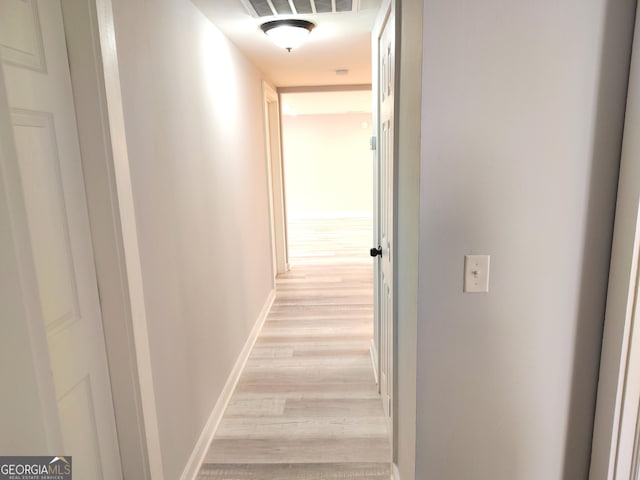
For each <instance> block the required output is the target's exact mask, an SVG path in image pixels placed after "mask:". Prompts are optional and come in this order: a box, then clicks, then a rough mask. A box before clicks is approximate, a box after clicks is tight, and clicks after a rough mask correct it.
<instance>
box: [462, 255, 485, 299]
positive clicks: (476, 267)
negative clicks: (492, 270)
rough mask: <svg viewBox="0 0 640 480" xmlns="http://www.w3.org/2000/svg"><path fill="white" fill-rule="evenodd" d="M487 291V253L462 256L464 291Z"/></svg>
mask: <svg viewBox="0 0 640 480" xmlns="http://www.w3.org/2000/svg"><path fill="white" fill-rule="evenodd" d="M488 291H489V255H465V256H464V292H465V293H487V292H488Z"/></svg>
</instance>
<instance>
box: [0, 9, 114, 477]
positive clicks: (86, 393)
mask: <svg viewBox="0 0 640 480" xmlns="http://www.w3.org/2000/svg"><path fill="white" fill-rule="evenodd" d="M0 52H1V54H2V71H1V72H0V73H1V74H2V75H3V76H4V79H5V85H6V94H7V98H8V102H9V109H10V112H9V115H10V119H11V124H12V127H13V140H14V144H15V150H16V158H5V159H3V161H5V162H15V166H17V171H18V172H19V175H20V187H21V190H20V191H21V196H22V198H20V199H19V200H20V202H19V203H21V204H23V205H24V206H25V212H26V225H27V229H28V232H26V233H27V238H28V247H27V248H28V250H29V252H30V256H31V259H30V261H29V262H25V263H24V264H23V265H21V268H22V269H23V271H25V272H32V273H33V276H34V277H35V279H36V286H37V290H38V291H37V294H36V295H34V296H27V298H37V299H38V300H37V305H34V307H35V308H34V309H33V310H34V311H38V312H40V316H41V320H42V328H43V329H44V330H45V331H46V337H47V346H48V350H49V360H50V367H51V374H52V376H53V384H54V386H55V396H56V400H57V406H58V417H59V425H60V430H61V434H62V439H63V444H64V445H63V448H64V452H50V453H55V454H63V455H72V456H73V466H74V472H73V473H74V478H82V479H86V480H94V479H96V480H98V479H108V480H111V479H118V478H122V470H121V466H120V456H119V452H118V444H117V439H116V432H115V419H114V413H113V404H112V400H111V389H110V384H109V376H108V370H107V363H106V353H105V345H104V337H103V331H102V319H101V315H100V305H99V298H98V290H97V284H96V274H95V267H94V259H93V252H92V249H91V237H90V230H89V221H88V214H87V207H86V200H85V193H84V182H83V176H82V166H81V161H80V150H79V144H78V134H77V130H76V119H75V112H74V105H73V98H72V91H71V79H70V74H69V65H68V60H67V54H66V44H65V36H64V26H63V23H62V15H61V9H60V3H59V1H58V0H40V1H36V0H2V1H1V2H0ZM0 114H3V115H5V114H7V112H0ZM7 200H8V203H9V204H10V205H11V204H13V203H15V202H11V201H9V200H10V199H7ZM14 213H15V214H18V213H16V212H14ZM27 263H28V264H27ZM45 453H46V452H33V454H34V455H38V454H45Z"/></svg>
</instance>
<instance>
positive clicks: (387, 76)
mask: <svg viewBox="0 0 640 480" xmlns="http://www.w3.org/2000/svg"><path fill="white" fill-rule="evenodd" d="M393 19H394V17H393V14H391V15H389V16H388V17H387V19H386V21H385V24H384V27H383V29H382V32H381V35H380V38H379V45H378V47H379V89H378V90H379V93H378V95H379V99H378V101H379V104H378V108H379V110H378V111H379V112H380V126H379V129H380V130H379V138H380V145H379V155H378V190H379V191H378V195H377V197H378V222H377V224H378V241H379V245H380V246H381V247H382V255H381V256H380V257H379V258H380V260H379V262H380V264H379V268H378V288H377V289H376V291H377V292H378V297H379V298H378V301H377V305H378V309H379V311H378V315H377V318H378V319H379V337H380V338H379V346H378V348H379V369H380V394H381V396H382V401H383V406H384V411H385V415H386V416H387V417H388V418H389V419H391V418H392V417H393V412H392V399H393V357H394V352H393V342H394V330H393V328H394V327H393V309H394V306H393V256H392V254H393V168H394V156H393V155H394V143H393V142H394V139H393V131H394V123H393V122H394V92H393V83H394V74H395V72H394V38H395V30H394V20H393Z"/></svg>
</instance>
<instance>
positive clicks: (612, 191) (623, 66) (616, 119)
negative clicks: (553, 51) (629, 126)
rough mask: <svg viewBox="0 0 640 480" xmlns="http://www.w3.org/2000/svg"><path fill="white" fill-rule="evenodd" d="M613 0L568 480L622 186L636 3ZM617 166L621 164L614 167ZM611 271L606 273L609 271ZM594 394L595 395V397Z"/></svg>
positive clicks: (584, 430) (580, 462)
mask: <svg viewBox="0 0 640 480" xmlns="http://www.w3.org/2000/svg"><path fill="white" fill-rule="evenodd" d="M624 3H625V4H626V5H625V6H624V8H622V7H621V6H620V2H617V1H616V2H614V1H612V0H611V1H609V2H608V4H607V10H606V15H605V17H604V25H603V33H602V35H603V36H602V50H601V51H600V56H601V58H600V77H599V85H598V99H597V111H596V113H595V118H596V123H595V126H594V131H593V145H592V152H591V155H592V158H591V179H590V185H589V193H588V202H589V204H588V209H587V212H588V218H587V222H586V231H585V234H584V239H585V242H584V247H583V259H582V277H581V278H582V283H581V287H580V297H579V306H578V315H579V317H578V323H577V327H576V335H575V348H574V358H573V372H572V378H573V383H572V385H571V397H570V406H569V423H568V428H567V438H566V444H565V456H564V458H565V465H564V471H563V479H564V480H575V479H586V478H588V474H589V463H590V462H589V458H587V459H586V460H587V461H586V462H585V459H584V458H583V457H582V455H583V453H584V452H590V451H591V440H592V436H593V418H594V412H595V399H596V389H597V382H594V378H597V377H598V370H599V365H600V347H601V343H602V332H603V323H604V315H605V306H606V305H605V304H606V297H607V278H608V272H609V263H610V252H611V244H612V237H613V221H614V212H615V202H616V191H617V182H618V173H619V163H620V155H621V149H622V132H623V125H624V110H625V102H626V94H627V84H628V79H629V63H630V56H631V44H632V39H633V25H634V20H635V18H634V15H633V12H634V10H635V6H634V4H635V2H633V1H630V0H627V1H626V2H624ZM614 165H615V167H614ZM605 275H606V276H605ZM588 399H593V401H592V402H589V401H588Z"/></svg>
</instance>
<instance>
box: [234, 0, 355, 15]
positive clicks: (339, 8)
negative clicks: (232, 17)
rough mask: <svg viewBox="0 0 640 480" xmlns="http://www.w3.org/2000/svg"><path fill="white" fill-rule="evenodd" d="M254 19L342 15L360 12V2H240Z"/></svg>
mask: <svg viewBox="0 0 640 480" xmlns="http://www.w3.org/2000/svg"><path fill="white" fill-rule="evenodd" d="M240 1H241V2H242V3H243V4H244V6H245V7H246V8H247V10H248V11H249V13H250V14H251V15H252V16H254V17H272V16H279V15H292V14H293V15H295V14H311V13H340V12H355V11H357V10H358V0H240Z"/></svg>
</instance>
